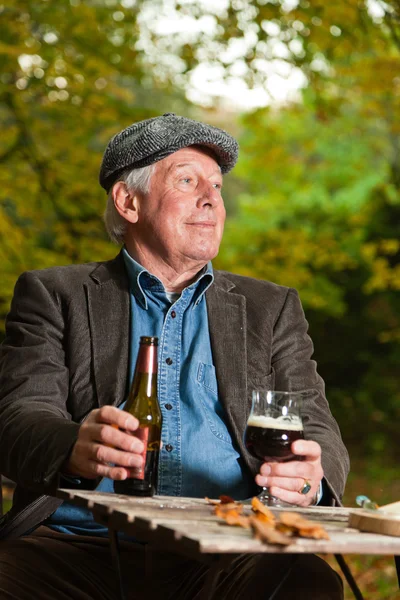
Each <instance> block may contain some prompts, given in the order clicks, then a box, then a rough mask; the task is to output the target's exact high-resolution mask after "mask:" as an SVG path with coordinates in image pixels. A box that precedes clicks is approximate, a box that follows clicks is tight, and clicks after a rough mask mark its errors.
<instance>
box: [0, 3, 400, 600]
mask: <svg viewBox="0 0 400 600" xmlns="http://www.w3.org/2000/svg"><path fill="white" fill-rule="evenodd" d="M163 17H166V18H169V19H170V21H169V22H170V23H177V22H178V23H182V22H184V19H189V20H190V19H191V20H192V22H193V20H194V21H195V22H196V23H197V25H198V27H197V30H196V31H195V32H192V33H190V32H189V29H190V28H188V29H187V31H186V29H185V27H181V28H180V33H176V34H174V35H171V34H168V31H169V30H168V24H167V26H164V30H162V28H160V27H157V23H158V22H159V21H160V19H162V18H163ZM399 19H400V8H399V4H398V2H397V1H395V0H390V1H387V2H385V3H383V2H381V1H380V0H374V1H368V2H367V1H362V0H337V2H334V3H328V2H325V1H324V0H314V1H313V2H310V1H309V0H299V1H298V2H296V1H295V0H293V1H290V2H289V1H283V0H269V1H267V0H258V1H257V0H246V1H245V0H231V1H229V0H221V1H220V2H217V3H212V4H210V3H208V2H194V1H192V0H185V1H182V2H177V1H175V0H170V1H167V0H152V1H151V2H150V0H142V1H141V2H139V1H138V0H58V1H57V2H55V1H52V0H17V1H16V2H15V1H14V0H3V2H2V3H1V4H0V123H1V130H2V135H1V136H0V281H1V286H0V317H1V324H2V331H4V319H5V315H6V313H7V310H8V307H9V302H10V299H11V296H12V291H13V286H14V284H15V280H16V278H17V277H18V275H19V274H20V273H21V272H22V271H24V270H26V269H35V268H44V267H48V266H51V265H56V264H67V263H71V262H83V261H91V260H102V259H105V258H109V257H111V256H113V255H114V254H115V252H116V248H115V246H112V244H111V243H110V242H109V241H108V240H107V238H106V235H105V232H104V228H103V225H102V221H101V214H102V212H103V210H104V206H105V193H104V192H103V191H102V189H101V188H100V186H99V185H98V183H97V178H98V170H99V165H100V161H101V156H102V152H103V150H104V147H105V144H106V143H107V141H108V139H109V138H110V137H111V136H112V135H113V134H114V133H116V132H117V131H119V130H120V129H122V128H123V127H125V126H127V125H128V124H130V123H132V122H133V121H136V120H140V119H143V118H147V117H151V116H154V115H158V114H162V113H164V112H171V111H173V112H177V113H179V114H184V115H187V116H190V117H193V118H198V119H203V120H205V121H209V122H212V123H214V124H216V125H219V126H222V127H224V128H226V129H227V130H229V131H230V132H231V133H233V134H234V135H236V137H237V138H238V139H239V141H240V145H241V155H240V160H239V163H238V165H237V167H236V169H235V170H234V172H233V174H231V175H229V176H227V177H226V183H225V201H226V204H227V209H228V216H229V218H228V221H227V226H226V233H225V238H224V242H223V245H222V248H221V252H220V255H219V257H218V258H217V260H216V261H215V264H216V266H217V267H219V268H223V269H228V270H233V271H236V272H240V273H243V274H245V275H250V276H254V277H261V278H267V279H270V280H273V281H275V282H277V283H281V284H284V285H290V286H293V287H296V288H297V289H298V290H299V292H300V295H301V298H302V301H303V305H304V308H305V311H306V315H307V318H308V320H309V323H310V331H311V335H312V337H313V340H314V343H315V349H316V354H315V356H316V358H317V361H318V365H319V370H320V372H321V374H322V375H323V377H324V379H325V381H326V384H327V392H328V398H329V400H330V404H331V408H332V411H333V413H334V415H335V417H336V418H337V420H338V422H339V424H340V427H341V429H342V432H343V437H344V439H345V442H346V444H347V445H348V447H349V450H350V453H351V457H352V460H353V473H352V475H351V478H350V489H351V494H352V495H349V496H347V501H348V502H349V503H352V502H354V493H356V492H358V491H360V492H362V491H364V492H367V493H371V494H377V495H378V496H379V497H378V498H377V500H378V501H380V502H381V503H384V502H386V501H388V502H389V501H393V500H396V499H398V494H399V491H400V490H399V488H398V478H397V476H395V475H394V473H395V472H396V466H397V464H398V460H399V457H400V450H399V445H398V443H397V429H398V422H399V418H400V385H399V383H400V382H399V379H400V376H399V373H400V302H399V289H400V266H399V249H400V241H399V233H400V229H399V222H400V195H399V188H400V135H399V133H400V126H399V123H400V119H399V117H400V114H399V113H400V75H399V73H400V68H399V67H400V54H399V53H400V27H399V23H400V20H399ZM172 27H173V25H171V28H172ZM238 48H239V51H238V50H237V49H238ZM268 64H274V65H275V66H276V67H277V68H279V67H282V65H286V67H287V66H290V68H292V69H298V70H299V71H301V72H302V74H303V76H304V81H305V84H304V87H303V89H302V90H301V92H300V93H299V95H298V97H297V98H296V99H295V100H293V101H287V102H285V103H281V104H279V105H277V104H272V105H271V106H270V107H267V108H262V109H258V110H254V111H250V112H247V113H242V114H241V113H240V112H239V111H238V110H236V111H235V110H233V109H232V108H231V109H229V110H227V109H226V106H225V105H223V103H222V102H221V101H220V100H219V99H218V97H214V98H211V99H210V100H209V101H208V103H206V105H205V106H199V105H196V104H194V103H191V102H189V100H188V99H187V95H186V94H185V92H186V91H187V89H188V86H189V82H190V77H191V74H192V73H193V71H194V69H196V67H197V66H198V65H206V66H207V67H209V68H210V70H212V69H219V70H218V73H221V76H224V77H225V78H227V79H229V78H230V77H231V76H233V74H234V73H237V72H238V65H239V66H240V73H241V76H242V78H243V79H244V80H245V81H246V82H247V84H248V85H249V86H254V85H258V86H264V87H265V89H268V86H269V85H270V82H271V79H270V75H269V74H268V70H266V68H265V66H266V65H268ZM377 473H378V474H379V475H378V478H379V477H381V480H382V482H385V483H382V485H380V484H379V483H377V484H376V485H375V487H368V486H369V480H368V479H365V478H364V479H363V478H362V477H361V476H362V474H364V475H365V474H368V475H370V476H371V477H372V476H373V477H375V478H376V477H377ZM385 473H386V479H385V475H384V474H385ZM360 477H361V479H360ZM353 484H354V485H357V486H364V489H360V490H358V489H357V490H356V491H355V492H354V491H353V487H352V486H353ZM366 488H368V489H366ZM396 494H397V497H396ZM385 593H386V592H385ZM371 597H372V596H371ZM376 597H377V598H378V596H376ZM379 597H380V598H383V597H384V596H383V592H382V593H381V595H380V596H379ZM385 597H388V598H389V595H386V596H385Z"/></svg>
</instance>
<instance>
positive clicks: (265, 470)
mask: <svg viewBox="0 0 400 600" xmlns="http://www.w3.org/2000/svg"><path fill="white" fill-rule="evenodd" d="M315 470H316V468H315V465H314V464H313V463H309V462H304V461H300V460H291V461H289V462H287V463H269V464H268V465H267V464H266V463H265V466H264V465H262V466H261V469H260V473H261V475H262V476H263V477H291V478H293V477H295V478H296V477H297V478H299V477H302V478H303V479H309V478H310V477H315Z"/></svg>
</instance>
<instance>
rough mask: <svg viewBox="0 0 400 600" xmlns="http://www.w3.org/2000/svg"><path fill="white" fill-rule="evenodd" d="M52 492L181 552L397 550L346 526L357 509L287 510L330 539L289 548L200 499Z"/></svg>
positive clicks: (394, 541) (389, 540)
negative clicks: (265, 538) (315, 525)
mask: <svg viewBox="0 0 400 600" xmlns="http://www.w3.org/2000/svg"><path fill="white" fill-rule="evenodd" d="M57 495H58V497H60V498H62V499H64V500H67V501H70V502H72V503H73V504H75V505H78V506H82V507H85V508H89V509H90V510H92V512H93V515H94V518H95V519H96V520H97V521H99V522H100V523H103V524H105V525H107V526H109V527H112V528H114V529H117V530H118V531H123V532H125V533H127V534H129V535H132V536H134V537H136V538H138V539H141V540H143V541H149V542H151V543H153V544H154V545H157V546H161V547H167V548H168V549H170V550H171V551H176V552H181V553H182V552H183V553H190V554H215V553H218V554H223V553H232V554H239V553H240V554H242V553H260V552H262V553H274V552H279V553H289V554H290V553H296V554H297V553H299V554H303V553H317V554H331V553H332V554H389V555H393V554H398V555H399V554H400V538H399V537H392V536H388V535H380V534H376V533H365V532H360V531H358V530H357V529H352V528H350V527H348V526H347V523H348V519H349V513H350V510H351V512H352V513H354V512H356V511H357V509H348V508H338V507H337V508H330V507H311V508H307V509H298V508H296V509H290V510H295V512H298V513H300V514H302V515H303V516H305V517H307V518H309V519H313V520H316V521H318V522H319V523H321V524H322V525H323V526H324V527H325V529H326V530H327V531H328V534H329V536H330V539H329V540H311V539H305V538H296V541H295V542H294V543H293V544H290V546H286V547H279V546H276V545H271V544H263V543H262V542H260V541H258V540H255V539H254V538H253V537H252V533H251V531H249V530H245V529H242V528H239V527H233V526H229V525H226V524H225V522H223V521H221V520H220V519H219V518H218V517H216V516H215V515H214V514H213V510H212V506H210V505H209V504H208V503H207V502H206V500H204V499H200V498H175V497H170V496H154V497H153V498H132V497H129V496H122V495H117V494H106V493H101V492H85V491H75V490H59V491H58V493H57ZM272 510H273V512H279V509H272ZM285 510H286V509H285ZM361 510H362V509H360V511H361ZM247 511H248V512H250V511H251V507H250V505H248V506H247V505H246V506H245V512H247Z"/></svg>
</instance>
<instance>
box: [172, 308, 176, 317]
mask: <svg viewBox="0 0 400 600" xmlns="http://www.w3.org/2000/svg"><path fill="white" fill-rule="evenodd" d="M171 317H172V318H173V319H175V317H176V312H175V311H174V310H173V311H171Z"/></svg>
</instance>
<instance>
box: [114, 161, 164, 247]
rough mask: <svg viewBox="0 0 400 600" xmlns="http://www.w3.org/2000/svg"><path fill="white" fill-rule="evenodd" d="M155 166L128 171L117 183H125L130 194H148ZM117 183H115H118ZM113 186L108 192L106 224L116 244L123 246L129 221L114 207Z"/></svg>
mask: <svg viewBox="0 0 400 600" xmlns="http://www.w3.org/2000/svg"><path fill="white" fill-rule="evenodd" d="M154 168H155V164H154V163H153V164H152V165H148V166H147V167H142V168H141V169H127V170H126V171H124V172H123V173H122V175H120V176H119V177H118V179H117V181H123V182H124V183H125V184H126V187H127V188H128V191H129V192H133V193H134V192H138V193H139V194H148V193H149V190H150V181H151V177H152V175H153V172H154ZM117 181H115V183H117ZM113 187H114V184H113V186H112V187H111V189H110V191H109V192H108V198H107V206H106V210H105V211H104V223H105V226H106V230H107V233H108V235H109V236H110V238H111V240H112V241H113V242H115V243H116V244H123V243H124V239H125V234H126V230H127V227H128V221H126V220H125V219H124V217H121V215H120V214H119V212H118V211H117V209H116V208H115V205H114V199H113Z"/></svg>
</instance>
